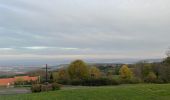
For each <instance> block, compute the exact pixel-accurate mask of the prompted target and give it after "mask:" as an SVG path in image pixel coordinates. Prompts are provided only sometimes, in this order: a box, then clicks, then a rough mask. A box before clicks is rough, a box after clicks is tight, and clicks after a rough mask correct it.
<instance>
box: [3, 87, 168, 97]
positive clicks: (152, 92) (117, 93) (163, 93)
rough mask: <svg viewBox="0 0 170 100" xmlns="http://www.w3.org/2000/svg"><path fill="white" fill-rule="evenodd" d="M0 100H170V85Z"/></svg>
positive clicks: (88, 90)
mask: <svg viewBox="0 0 170 100" xmlns="http://www.w3.org/2000/svg"><path fill="white" fill-rule="evenodd" d="M0 100H170V84H162V85H157V84H138V85H122V86H108V87H93V88H77V89H63V90H59V91H52V92H44V93H34V94H20V95H11V96H0Z"/></svg>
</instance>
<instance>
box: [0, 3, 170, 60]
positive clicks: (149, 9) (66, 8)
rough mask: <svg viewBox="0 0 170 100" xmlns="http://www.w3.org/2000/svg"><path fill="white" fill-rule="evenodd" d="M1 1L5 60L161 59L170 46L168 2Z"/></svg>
mask: <svg viewBox="0 0 170 100" xmlns="http://www.w3.org/2000/svg"><path fill="white" fill-rule="evenodd" d="M0 1H1V4H0V13H1V15H0V35H1V36H0V51H1V52H0V55H4V56H5V55H16V56H17V55H32V59H33V58H34V56H33V55H35V56H37V55H38V56H40V55H42V56H45V55H46V56H53V55H56V56H57V55H63V59H64V58H67V57H66V56H64V55H72V56H74V55H81V56H84V57H88V58H89V59H90V58H92V57H94V56H93V55H97V56H96V57H94V58H96V59H97V58H102V57H103V58H104V59H105V58H120V57H122V58H123V57H126V58H128V57H129V58H132V57H133V58H135V57H136V58H141V57H143V58H152V57H153V58H154V57H160V58H162V57H164V51H165V50H166V49H167V48H168V46H169V45H170V41H169V37H170V34H169V33H170V28H169V26H170V19H169V17H170V10H169V9H170V6H169V5H168V4H169V3H170V1H169V0H107V1H106V0H74V1H70V0H62V1H61V0H51V1H42V0H36V1H35V0H29V1H23V0H12V1H10V2H9V1H4V0H0ZM3 48H4V49H3ZM5 48H6V49H5ZM7 48H8V49H7ZM104 55H110V56H112V57H108V56H104ZM22 57H23V58H24V56H22ZM22 57H21V58H22ZM79 57H80V56H75V58H79Z"/></svg>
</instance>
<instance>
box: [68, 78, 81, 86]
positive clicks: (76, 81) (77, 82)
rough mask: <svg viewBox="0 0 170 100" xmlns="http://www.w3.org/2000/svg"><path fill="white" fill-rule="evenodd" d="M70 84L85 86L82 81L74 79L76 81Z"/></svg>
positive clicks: (71, 81)
mask: <svg viewBox="0 0 170 100" xmlns="http://www.w3.org/2000/svg"><path fill="white" fill-rule="evenodd" d="M70 84H71V85H75V86H77V85H82V84H83V80H80V79H74V80H70Z"/></svg>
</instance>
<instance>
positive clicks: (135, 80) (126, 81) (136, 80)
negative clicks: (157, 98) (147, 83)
mask: <svg viewBox="0 0 170 100" xmlns="http://www.w3.org/2000/svg"><path fill="white" fill-rule="evenodd" d="M120 81H121V84H138V83H141V79H140V78H137V77H132V78H131V79H121V80H120Z"/></svg>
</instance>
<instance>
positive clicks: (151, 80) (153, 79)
mask: <svg viewBox="0 0 170 100" xmlns="http://www.w3.org/2000/svg"><path fill="white" fill-rule="evenodd" d="M156 79H157V76H156V75H155V73H154V72H149V74H148V76H147V77H146V79H145V82H148V83H155V82H156Z"/></svg>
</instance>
